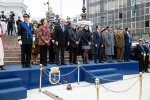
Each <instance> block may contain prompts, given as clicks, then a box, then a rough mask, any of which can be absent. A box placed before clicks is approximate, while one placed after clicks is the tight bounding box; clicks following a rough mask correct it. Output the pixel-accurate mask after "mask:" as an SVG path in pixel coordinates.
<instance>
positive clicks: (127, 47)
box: [124, 27, 132, 61]
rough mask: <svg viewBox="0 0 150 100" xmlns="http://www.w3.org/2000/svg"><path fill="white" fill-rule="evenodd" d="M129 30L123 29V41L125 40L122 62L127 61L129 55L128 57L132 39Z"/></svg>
mask: <svg viewBox="0 0 150 100" xmlns="http://www.w3.org/2000/svg"><path fill="white" fill-rule="evenodd" d="M130 31H131V29H130V28H129V27H127V28H126V29H125V33H124V39H125V52H124V60H125V61H129V55H130V47H131V44H132V39H131V33H130Z"/></svg>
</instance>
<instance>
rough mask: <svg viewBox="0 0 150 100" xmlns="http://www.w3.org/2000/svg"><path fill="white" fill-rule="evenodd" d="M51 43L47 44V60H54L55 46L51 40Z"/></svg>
mask: <svg viewBox="0 0 150 100" xmlns="http://www.w3.org/2000/svg"><path fill="white" fill-rule="evenodd" d="M50 44H51V45H50V46H49V62H54V61H55V48H54V44H53V43H52V42H51V43H50Z"/></svg>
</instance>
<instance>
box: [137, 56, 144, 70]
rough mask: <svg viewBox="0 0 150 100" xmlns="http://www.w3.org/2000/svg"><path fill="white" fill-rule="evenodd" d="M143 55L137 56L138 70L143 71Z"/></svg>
mask: <svg viewBox="0 0 150 100" xmlns="http://www.w3.org/2000/svg"><path fill="white" fill-rule="evenodd" d="M143 57H144V56H143V55H141V56H140V57H139V58H138V61H139V72H143V71H144V58H143Z"/></svg>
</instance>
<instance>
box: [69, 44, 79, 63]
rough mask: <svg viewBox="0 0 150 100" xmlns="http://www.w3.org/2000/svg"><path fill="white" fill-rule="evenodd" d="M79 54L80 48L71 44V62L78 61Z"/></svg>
mask: <svg viewBox="0 0 150 100" xmlns="http://www.w3.org/2000/svg"><path fill="white" fill-rule="evenodd" d="M77 54H78V48H77V47H72V46H70V52H69V62H70V63H77Z"/></svg>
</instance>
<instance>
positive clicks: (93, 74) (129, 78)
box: [81, 67, 139, 82]
mask: <svg viewBox="0 0 150 100" xmlns="http://www.w3.org/2000/svg"><path fill="white" fill-rule="evenodd" d="M81 68H82V69H83V70H84V71H85V72H86V73H88V74H89V75H91V76H93V77H95V78H97V76H95V75H94V74H92V73H90V72H88V71H87V70H86V69H84V68H83V67H81ZM137 77H139V76H138V75H137V76H134V77H131V78H128V79H124V80H110V79H105V78H99V79H100V80H105V81H110V82H119V81H126V80H131V79H134V78H137Z"/></svg>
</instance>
